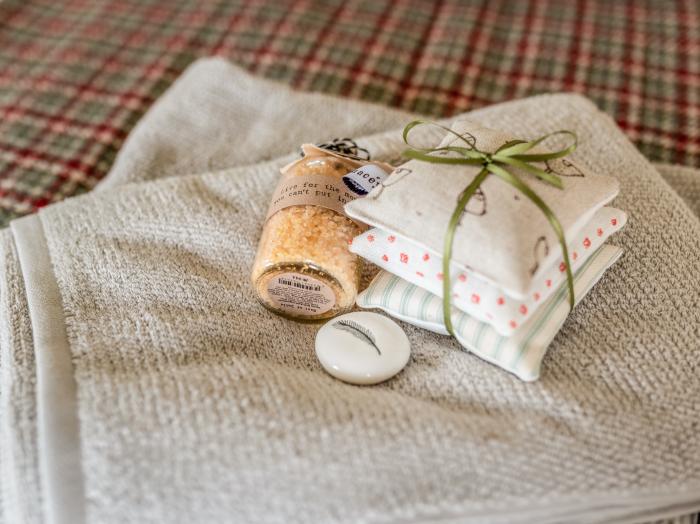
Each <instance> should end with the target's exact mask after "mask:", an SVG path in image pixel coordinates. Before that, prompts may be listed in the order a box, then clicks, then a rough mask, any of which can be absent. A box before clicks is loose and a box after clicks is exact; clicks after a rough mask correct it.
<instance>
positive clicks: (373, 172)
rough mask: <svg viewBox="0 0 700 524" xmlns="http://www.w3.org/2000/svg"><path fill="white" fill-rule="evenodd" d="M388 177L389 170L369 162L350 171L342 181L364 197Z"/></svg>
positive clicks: (356, 194) (357, 194) (356, 193)
mask: <svg viewBox="0 0 700 524" xmlns="http://www.w3.org/2000/svg"><path fill="white" fill-rule="evenodd" d="M386 177H387V172H386V171H384V170H383V169H382V168H381V167H379V166H375V165H374V164H367V165H366V166H362V167H358V168H357V169H355V170H354V171H350V172H349V173H348V174H347V175H345V176H344V177H343V178H342V181H343V184H345V187H347V188H348V189H349V190H350V191H352V192H353V193H354V194H355V196H356V197H363V196H366V195H367V194H368V193H369V192H370V191H372V190H373V189H374V188H375V187H377V186H378V185H379V184H381V183H382V180H384V179H385V178H386Z"/></svg>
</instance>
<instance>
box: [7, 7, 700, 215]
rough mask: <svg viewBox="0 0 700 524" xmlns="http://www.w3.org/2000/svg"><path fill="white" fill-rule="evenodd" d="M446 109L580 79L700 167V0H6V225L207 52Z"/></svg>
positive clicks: (68, 177) (59, 189)
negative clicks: (430, 0) (287, 0)
mask: <svg viewBox="0 0 700 524" xmlns="http://www.w3.org/2000/svg"><path fill="white" fill-rule="evenodd" d="M214 54H218V55H222V56H224V57H227V58H228V59H230V60H231V61H233V62H236V63H238V64H241V65H242V66H244V67H246V68H248V69H249V70H251V71H253V72H255V73H258V74H260V75H264V76H267V77H270V78H275V79H278V80H281V81H283V82H286V83H288V84H290V85H292V86H294V87H296V88H299V89H304V90H318V91H324V92H327V93H332V94H338V95H343V96H349V97H354V98H361V99H364V100H369V101H374V102H380V103H383V104H388V105H391V106H397V107H402V108H404V109H408V110H413V111H418V112H422V113H427V114H430V115H433V116H443V115H448V114H452V113H455V112H459V111H464V110H467V109H471V108H474V107H478V106H483V105H486V104H491V103H494V102H499V101H503V100H507V99H510V98H517V97H523V96H526V95H530V94H534V93H541V92H547V91H562V90H566V91H578V92H581V93H585V94H586V95H587V96H589V97H590V98H592V99H593V100H594V101H595V102H596V103H597V104H598V105H599V106H600V107H601V108H602V109H604V110H605V111H607V112H608V113H609V114H610V115H611V116H612V117H613V118H615V120H617V122H618V123H619V124H620V126H621V127H622V128H623V129H624V130H625V131H626V132H627V134H628V135H629V136H630V138H631V139H632V140H633V141H635V142H636V143H637V145H638V146H639V147H640V148H641V150H642V151H643V152H644V153H645V154H646V155H647V156H648V157H649V158H651V159H653V160H660V161H668V162H678V163H684V164H688V165H694V166H698V165H700V125H699V122H700V4H699V3H698V2H697V0H678V1H676V2H672V1H668V0H659V1H656V2H653V1H646V2H642V1H639V0H627V1H622V0H620V1H615V0H610V1H603V0H600V1H595V0H576V1H574V0H530V1H525V0H517V1H516V0H511V1H508V0H500V1H499V0H479V1H459V0H445V1H442V2H437V1H436V2H429V1H425V0H414V1H402V0H368V1H352V0H346V1H343V0H326V1H321V0H315V1H314V0H294V1H289V2H285V1H273V0H270V1H252V0H223V1H212V0H209V1H197V2H195V1H186V0H180V1H175V0H168V1H162V0H102V1H98V0H94V1H90V0H64V1H56V0H4V1H3V0H0V119H1V120H0V223H2V224H5V223H7V221H9V220H10V219H12V218H14V217H17V216H19V215H22V214H25V213H29V212H31V211H33V210H35V209H37V208H38V207H41V206H44V205H46V204H48V203H51V202H55V201H58V200H60V199H62V198H65V197H67V196H70V195H73V194H76V193H80V192H83V191H86V190H89V189H90V188H92V187H93V186H94V185H95V184H96V183H97V182H98V181H99V180H100V178H101V177H102V176H104V174H105V173H106V172H107V171H108V169H109V167H110V164H111V163H112V161H113V160H114V157H115V154H116V152H117V151H118V149H119V147H120V146H121V144H122V143H123V141H124V138H125V137H126V135H127V133H128V132H129V130H130V129H131V128H132V127H133V125H134V123H135V122H136V121H137V120H138V119H139V117H140V116H141V115H142V114H143V113H144V111H145V110H146V109H147V108H148V106H149V105H150V104H152V103H153V101H154V100H155V99H156V98H157V97H158V96H159V95H160V94H161V93H162V92H163V91H164V90H165V89H166V88H167V87H168V85H169V84H170V83H171V82H172V81H173V80H174V79H175V78H177V76H178V75H179V74H180V73H181V72H182V71H183V69H184V68H185V67H186V66H187V65H188V64H189V63H190V62H191V61H193V60H194V59H195V58H197V57H200V56H207V55H214Z"/></svg>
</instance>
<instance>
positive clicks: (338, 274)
mask: <svg viewBox="0 0 700 524" xmlns="http://www.w3.org/2000/svg"><path fill="white" fill-rule="evenodd" d="M302 151H303V153H304V156H303V157H302V158H301V159H299V160H297V161H295V162H292V163H291V164H289V165H287V166H285V167H283V168H282V169H281V173H282V177H281V178H280V181H279V183H278V185H277V187H276V189H275V191H274V193H273V196H272V201H271V203H270V207H269V210H268V213H267V217H266V222H265V225H264V227H263V231H262V236H261V238H260V243H259V245H258V252H257V256H256V258H255V263H254V265H253V271H252V280H253V285H254V288H255V292H256V295H257V297H258V300H259V301H260V302H261V303H262V304H263V305H264V306H265V307H266V308H268V309H270V310H272V311H274V312H275V313H278V314H280V315H283V316H285V317H288V318H292V319H296V320H322V319H326V318H330V317H334V316H336V315H339V314H341V313H344V312H346V311H348V310H349V309H350V308H352V306H353V305H354V303H355V298H356V296H357V293H358V286H359V281H360V274H361V270H362V267H361V264H362V261H361V258H360V257H358V256H357V255H355V254H353V253H351V252H350V251H349V249H348V246H349V245H350V243H351V242H352V239H353V238H354V237H356V236H357V235H359V234H360V233H362V232H363V231H364V230H365V229H366V226H365V225H364V224H361V223H358V222H356V221H353V220H351V219H350V218H348V217H347V216H346V215H345V212H344V210H343V208H344V205H345V204H346V203H348V202H350V201H352V200H354V199H356V198H358V197H361V196H364V195H366V194H367V193H368V192H369V191H371V190H372V189H373V188H374V187H376V186H377V185H379V184H380V183H381V180H382V179H383V178H384V177H386V176H387V174H388V173H389V172H390V171H391V170H392V167H391V166H389V165H388V164H384V163H381V162H371V163H370V162H369V161H367V160H364V159H361V158H359V157H356V156H352V155H347V154H342V153H337V152H332V151H329V150H326V149H322V148H319V147H316V146H314V145H310V144H305V145H303V146H302Z"/></svg>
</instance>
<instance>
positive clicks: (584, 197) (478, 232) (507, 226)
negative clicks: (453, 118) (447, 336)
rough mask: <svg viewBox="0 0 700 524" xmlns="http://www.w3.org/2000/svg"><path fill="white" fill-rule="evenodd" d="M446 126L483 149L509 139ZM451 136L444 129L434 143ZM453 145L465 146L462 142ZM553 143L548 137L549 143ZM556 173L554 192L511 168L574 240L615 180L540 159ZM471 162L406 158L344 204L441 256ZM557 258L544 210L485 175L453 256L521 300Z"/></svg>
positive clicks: (614, 188)
mask: <svg viewBox="0 0 700 524" xmlns="http://www.w3.org/2000/svg"><path fill="white" fill-rule="evenodd" d="M452 129H453V130H454V131H455V132H457V133H459V134H461V135H462V136H464V137H466V138H467V140H468V141H470V143H471V144H473V145H474V146H476V147H478V148H479V149H480V150H482V151H495V150H496V149H497V148H498V147H499V146H500V145H502V144H503V143H505V142H507V141H508V140H512V139H514V138H522V139H528V138H532V137H511V136H508V135H506V134H505V133H503V132H500V131H495V130H492V129H488V128H485V127H482V126H480V125H478V124H475V123H473V122H470V121H466V120H459V121H457V122H455V123H454V124H453V126H452ZM453 138H454V139H455V140H458V139H457V138H455V137H454V136H453V135H451V134H449V135H447V137H446V138H445V139H443V141H442V143H441V144H440V145H441V146H444V145H448V144H450V143H452V142H453V140H452V139H453ZM460 145H464V143H461V144H460ZM556 145H557V142H556V140H554V139H552V147H555V146H556ZM542 168H543V169H545V170H548V171H551V172H553V173H556V174H557V175H559V176H560V177H561V178H562V181H563V185H564V188H563V189H558V188H556V187H553V186H551V185H549V184H546V183H543V182H541V181H539V180H538V179H537V178H536V177H535V176H533V175H530V174H529V173H526V172H522V171H520V170H518V169H516V168H509V169H512V170H513V172H516V171H517V174H518V176H519V177H521V178H522V179H523V180H525V181H526V182H527V183H528V184H529V186H530V187H531V188H532V189H533V190H534V191H535V192H536V193H537V194H538V195H539V196H540V197H541V198H542V199H543V200H544V201H545V202H546V203H547V205H548V206H549V207H550V208H551V209H552V211H553V212H554V214H555V215H556V216H557V218H558V219H559V221H560V222H561V224H562V227H563V228H564V231H565V235H566V238H567V241H568V240H569V239H572V238H574V237H575V236H576V235H577V233H578V232H579V231H580V230H581V228H582V227H583V226H584V225H585V224H586V223H587V222H589V221H590V220H591V218H592V216H593V215H594V213H595V212H596V211H598V210H599V209H600V208H601V207H603V206H604V205H605V204H607V203H608V202H610V201H611V200H612V199H613V198H615V196H616V195H617V193H618V190H619V184H618V182H617V180H616V179H615V178H612V177H609V176H605V175H603V174H600V173H589V172H587V171H586V170H584V169H583V168H582V167H580V166H579V165H577V164H576V163H575V162H574V161H573V160H571V159H569V158H568V157H567V158H565V159H560V160H552V161H548V162H543V163H542ZM478 171H479V167H478V166H465V165H447V164H433V163H427V162H422V161H418V160H411V161H409V162H407V163H405V164H403V165H402V166H400V167H399V168H397V169H395V170H394V171H393V172H392V173H391V175H390V176H389V177H388V178H387V179H386V180H385V181H384V182H383V183H382V184H381V185H380V186H378V187H376V188H375V189H374V190H373V191H372V192H371V193H370V194H369V195H368V196H367V197H365V198H363V199H358V200H355V201H353V202H351V203H349V204H348V205H346V206H345V211H346V213H347V214H348V215H349V216H350V217H352V218H355V219H357V220H360V221H362V222H364V223H366V224H369V225H371V226H374V227H377V228H380V229H382V230H384V231H386V232H387V233H388V234H394V235H398V236H401V237H404V238H406V239H409V240H410V241H412V242H414V243H415V244H417V245H419V246H421V247H424V248H426V249H428V250H431V251H433V252H438V253H442V251H443V241H444V235H445V232H446V230H447V225H448V222H449V219H450V215H451V214H452V212H453V210H454V208H455V206H456V204H457V200H458V198H459V196H460V193H461V192H462V191H463V190H464V188H465V187H467V185H468V184H469V183H470V182H471V181H472V180H473V178H474V177H475V176H476V174H477V173H478ZM560 256H561V248H560V246H559V242H558V240H557V237H556V235H555V233H554V231H553V230H552V226H551V225H550V223H549V222H548V220H547V218H546V217H545V216H544V214H543V213H542V212H541V211H540V210H539V209H538V208H537V206H535V205H534V204H533V203H532V202H531V201H530V200H529V199H527V198H526V197H524V196H523V195H522V194H520V193H519V192H518V191H517V190H516V189H514V188H513V187H512V186H510V185H509V184H507V183H505V182H504V181H502V180H500V179H498V178H497V177H495V176H491V177H489V178H487V179H486V180H485V181H484V182H483V184H482V185H481V188H480V190H479V191H478V192H477V193H476V194H475V196H474V197H473V198H472V200H471V201H470V203H469V205H468V206H467V208H466V210H465V212H464V214H463V216H462V219H461V223H460V225H459V226H458V228H457V231H456V235H455V241H454V252H453V261H454V262H455V263H456V264H458V265H460V266H462V267H464V268H466V269H468V270H470V271H472V272H473V273H475V274H478V275H479V276H480V277H481V278H482V279H483V280H485V281H487V282H489V283H491V284H494V285H496V286H498V287H499V288H501V289H503V290H504V292H505V293H507V294H508V295H509V296H511V297H513V298H515V299H518V300H525V299H526V298H527V297H528V296H529V295H530V294H531V293H532V292H533V286H534V284H535V282H536V279H537V278H538V277H539V276H540V275H541V274H543V273H544V272H545V271H546V270H547V269H549V268H550V267H551V265H552V264H553V263H554V261H555V260H557V259H558V258H559V257H560Z"/></svg>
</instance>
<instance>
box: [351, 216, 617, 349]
mask: <svg viewBox="0 0 700 524" xmlns="http://www.w3.org/2000/svg"><path fill="white" fill-rule="evenodd" d="M626 222H627V215H626V213H625V212H624V211H621V210H619V209H615V208H612V207H604V208H602V209H600V210H598V211H597V212H596V213H595V215H594V216H593V218H592V219H591V220H590V222H588V224H587V225H586V226H585V227H584V228H583V229H582V230H581V231H580V232H579V233H578V235H576V237H575V238H574V239H573V240H572V241H571V242H569V244H568V248H569V252H570V255H569V256H570V257H571V264H572V269H573V271H577V270H578V269H579V268H580V267H582V266H583V264H584V263H585V262H586V260H588V258H589V257H590V256H591V255H592V254H593V253H594V252H595V251H596V250H597V249H598V248H599V247H600V246H602V245H603V243H604V242H605V241H606V240H607V239H608V237H609V236H610V235H612V234H613V233H615V232H617V231H619V230H620V229H621V228H622V227H623V226H624V225H625V223H626ZM557 247H558V246H557ZM350 250H351V251H352V252H354V253H356V254H358V255H360V256H361V257H363V258H365V259H367V260H369V261H370V262H372V263H374V264H376V265H377V266H379V267H380V268H382V269H384V270H386V271H388V272H389V273H393V274H395V275H397V276H398V277H400V278H402V279H404V280H406V281H407V282H409V283H411V284H414V285H416V286H418V287H419V288H421V289H424V290H426V291H428V292H430V293H433V294H435V295H437V296H438V297H442V294H443V293H442V285H443V274H442V254H441V253H438V252H436V251H434V250H431V249H427V248H424V247H422V246H420V245H418V244H416V243H415V242H413V241H411V240H410V239H408V238H404V237H402V236H400V235H397V234H391V233H388V232H386V231H385V230H383V229H379V228H372V229H370V230H368V231H366V232H365V233H363V234H362V235H360V236H358V237H356V238H355V239H354V240H353V243H352V246H351V247H350ZM563 264H564V262H563V258H562V256H561V254H559V256H558V258H557V259H556V260H555V261H554V262H553V263H552V264H551V265H550V267H549V268H547V269H546V270H545V271H544V272H543V273H542V274H541V275H540V276H538V278H537V279H536V281H535V285H534V288H533V291H532V292H531V294H530V295H529V296H527V297H525V298H524V299H519V298H517V297H513V296H511V295H510V293H509V291H508V290H507V289H503V288H500V287H498V286H496V285H493V284H491V283H489V282H488V281H486V280H484V279H483V278H481V277H480V276H479V275H478V274H476V273H475V272H473V271H472V270H470V269H469V268H467V267H465V266H464V265H462V264H458V263H453V264H452V273H451V281H452V282H453V287H452V291H453V294H452V303H453V305H454V306H455V307H456V308H457V309H459V310H461V311H463V312H465V313H467V314H469V315H471V316H472V317H474V318H475V319H476V320H479V321H481V322H485V323H487V324H490V325H491V326H492V327H493V328H494V329H495V330H496V331H497V332H498V333H499V334H501V335H504V336H509V335H512V334H513V333H514V332H516V331H517V330H518V329H519V328H520V327H522V326H523V325H524V324H525V323H526V322H527V321H528V320H529V319H530V318H531V317H532V316H533V315H534V313H535V312H536V311H537V310H538V308H539V307H541V306H542V305H543V304H544V303H545V301H546V300H547V299H548V298H549V297H550V296H551V295H552V294H554V293H555V292H556V291H557V290H558V289H559V288H560V287H561V286H564V285H565V283H566V273H565V272H564V269H565V267H564V266H563Z"/></svg>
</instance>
